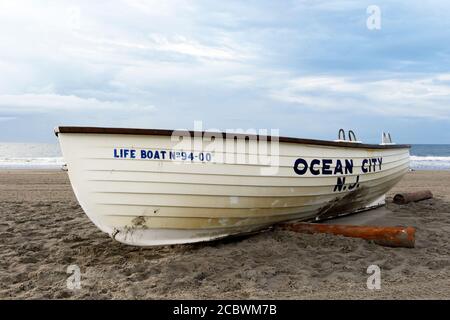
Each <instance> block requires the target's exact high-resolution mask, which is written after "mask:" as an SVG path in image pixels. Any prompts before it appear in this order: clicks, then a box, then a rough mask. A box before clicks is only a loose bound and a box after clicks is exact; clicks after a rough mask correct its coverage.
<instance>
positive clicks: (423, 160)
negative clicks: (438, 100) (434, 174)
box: [410, 156, 450, 170]
mask: <svg viewBox="0 0 450 320" xmlns="http://www.w3.org/2000/svg"><path fill="white" fill-rule="evenodd" d="M410 160H411V168H412V169H415V170H450V157H437V156H411V158H410Z"/></svg>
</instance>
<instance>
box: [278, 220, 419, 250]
mask: <svg viewBox="0 0 450 320" xmlns="http://www.w3.org/2000/svg"><path fill="white" fill-rule="evenodd" d="M279 227H280V228H281V229H284V230H290V231H295V232H301V233H328V234H334V235H342V236H344V237H351V238H361V239H366V240H373V241H374V242H375V243H377V244H380V245H383V246H388V247H405V248H414V243H415V232H416V229H415V228H413V227H383V226H352V225H332V224H317V223H283V224H280V225H279Z"/></svg>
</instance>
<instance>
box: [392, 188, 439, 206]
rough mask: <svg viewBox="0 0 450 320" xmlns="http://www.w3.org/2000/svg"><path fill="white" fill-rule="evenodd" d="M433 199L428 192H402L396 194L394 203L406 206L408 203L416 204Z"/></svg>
mask: <svg viewBox="0 0 450 320" xmlns="http://www.w3.org/2000/svg"><path fill="white" fill-rule="evenodd" d="M431 198H433V194H432V193H431V191H430V190H420V191H415V192H403V193H397V194H396V195H395V196H394V203H396V204H407V203H410V202H416V201H421V200H426V199H431Z"/></svg>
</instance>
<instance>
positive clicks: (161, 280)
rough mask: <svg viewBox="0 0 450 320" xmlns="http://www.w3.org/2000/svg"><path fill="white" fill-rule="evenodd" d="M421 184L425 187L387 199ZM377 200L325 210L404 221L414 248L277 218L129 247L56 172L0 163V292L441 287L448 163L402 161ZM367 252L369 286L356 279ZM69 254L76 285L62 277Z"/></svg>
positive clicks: (47, 294)
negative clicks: (292, 226) (234, 231)
mask: <svg viewBox="0 0 450 320" xmlns="http://www.w3.org/2000/svg"><path fill="white" fill-rule="evenodd" d="M423 188H429V189H431V190H432V191H433V193H434V195H435V197H434V199H431V200H426V201H422V202H419V203H414V204H409V205H404V206H399V205H395V204H393V203H392V201H391V200H390V199H391V198H392V196H393V194H395V192H397V191H401V190H402V191H405V190H407V191H410V190H418V189H423ZM388 200H389V202H388V204H387V206H386V210H379V211H377V212H373V213H365V214H363V215H360V216H351V217H346V218H343V219H340V222H339V221H337V220H336V222H339V223H359V224H384V225H404V226H407V225H409V226H415V227H416V228H417V233H416V248H413V249H407V248H387V247H382V246H379V245H377V244H374V243H371V242H368V241H365V240H359V239H349V238H343V237H336V236H331V235H307V234H297V233H294V232H289V231H281V230H276V231H269V232H265V233H260V234H256V235H252V236H246V237H241V238H238V239H236V238H235V239H229V240H223V241H216V242H211V243H202V244H196V245H178V246H167V247H157V248H136V247H130V246H125V245H122V244H120V243H118V242H115V241H114V240H112V239H111V238H109V237H108V235H106V234H104V233H102V232H101V231H99V230H98V229H97V228H96V227H95V226H94V225H93V224H92V223H91V222H90V221H89V219H88V218H87V216H86V215H85V214H84V213H83V211H82V209H81V208H80V206H79V205H78V202H77V200H76V199H75V196H74V194H73V192H72V189H71V186H70V184H69V180H68V177H67V174H66V173H65V172H62V171H31V170H29V171H26V170H23V171H21V170H16V171H13V170H12V171H1V172H0V201H1V206H0V255H1V259H0V299H17V298H20V299H43V298H49V299H161V298H165V299H176V298H187V299H214V298H216V299H222V298H225V299H228V298H230V299H256V298H263V299H266V298H267V299H450V280H449V279H450V244H449V241H450V172H449V171H447V172H444V171H442V172H437V171H416V172H411V173H408V174H407V176H406V177H405V178H404V179H403V180H402V181H401V183H400V184H399V185H397V187H396V188H395V189H394V190H392V192H391V193H390V194H389V199H388ZM338 220H339V219H338ZM373 264H375V265H378V266H379V267H380V268H381V289H380V290H368V289H367V287H366V281H367V277H368V276H369V275H368V274H367V273H366V270H367V267H368V266H369V265H373ZM69 265H77V266H79V268H80V270H81V289H76V290H69V289H68V288H67V286H66V281H67V278H68V277H69V274H67V273H66V271H67V267H68V266H69Z"/></svg>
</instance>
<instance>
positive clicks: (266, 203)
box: [58, 128, 409, 246]
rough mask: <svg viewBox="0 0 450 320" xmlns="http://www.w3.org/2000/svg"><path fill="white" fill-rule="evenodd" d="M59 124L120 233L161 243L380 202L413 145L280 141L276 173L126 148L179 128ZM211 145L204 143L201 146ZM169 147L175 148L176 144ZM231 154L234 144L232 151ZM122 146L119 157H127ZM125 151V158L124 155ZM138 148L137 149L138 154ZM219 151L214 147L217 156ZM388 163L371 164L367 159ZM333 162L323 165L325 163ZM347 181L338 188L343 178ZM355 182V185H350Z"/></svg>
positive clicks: (98, 210)
mask: <svg viewBox="0 0 450 320" xmlns="http://www.w3.org/2000/svg"><path fill="white" fill-rule="evenodd" d="M61 129H62V128H60V131H59V132H58V137H59V141H60V144H61V149H62V153H63V156H64V159H65V161H66V163H67V167H68V174H69V177H70V181H71V184H72V187H73V190H74V192H75V195H76V197H77V199H78V201H79V203H80V205H81V206H82V208H83V210H84V211H85V212H86V214H87V215H88V217H89V218H90V219H91V220H92V221H93V223H94V224H95V225H96V226H97V227H98V228H99V229H101V230H102V231H104V232H106V233H108V234H109V235H110V236H111V237H113V238H114V239H116V240H118V241H120V242H122V243H126V244H131V245H138V246H152V245H167V244H179V243H192V242H199V241H209V240H213V239H218V238H223V237H226V236H230V235H236V234H242V233H248V232H254V231H258V230H262V229H264V228H267V227H269V226H271V225H273V224H276V223H279V222H285V221H291V220H309V219H323V218H327V217H333V216H337V215H341V214H348V213H352V212H356V211H359V210H362V209H364V208H366V207H368V206H371V205H373V206H375V205H379V204H381V203H383V202H382V200H383V197H384V195H385V193H386V192H387V191H388V190H389V189H391V188H392V187H393V186H394V185H395V184H396V183H397V182H398V181H399V180H400V179H401V178H402V177H403V175H404V174H405V173H406V172H407V170H408V168H409V149H408V148H407V147H405V148H380V149H371V148H361V147H359V148H353V147H351V146H347V145H346V146H342V147H341V146H327V145H314V144H302V143H290V142H283V141H281V142H280V143H279V150H278V151H279V165H278V166H277V170H276V173H275V174H274V173H272V172H268V173H264V170H261V169H262V168H264V167H267V165H264V164H258V163H256V164H255V163H252V164H249V163H231V162H227V161H225V163H215V162H214V161H210V162H207V161H173V160H169V159H143V158H141V157H139V156H137V157H136V158H129V157H127V155H124V156H123V155H120V154H119V151H120V150H135V151H136V153H137V154H141V152H143V150H144V151H145V150H175V149H176V142H173V141H171V137H170V136H164V135H151V134H145V135H144V134H120V133H115V134H110V133H76V132H75V133H73V132H64V130H61ZM202 151H203V150H194V152H196V154H199V153H200V152H202ZM167 152H169V151H167ZM225 153H226V152H224V155H225ZM118 154H119V157H117V155H118ZM122 156H123V157H122ZM128 156H129V155H128ZM217 156H219V153H212V158H213V159H212V160H214V158H215V157H217ZM299 157H301V158H302V159H304V160H305V161H307V162H309V161H312V160H313V159H331V160H333V163H332V164H331V165H330V170H331V171H333V170H335V169H336V160H337V159H342V162H344V159H351V160H352V161H353V162H354V167H353V172H351V173H350V172H344V173H343V174H340V173H339V172H338V173H337V174H331V175H330V174H326V175H324V174H318V175H314V174H313V173H312V172H310V171H307V172H305V173H304V174H302V175H299V174H298V173H296V172H295V170H294V169H293V168H294V165H295V161H296V160H297V159H298V158H299ZM379 158H382V164H375V165H373V167H371V168H373V171H372V172H363V171H364V170H368V169H367V168H368V166H366V167H362V165H361V164H362V163H363V161H364V159H379ZM323 167H324V164H323V163H322V164H320V165H319V164H316V166H315V169H316V170H319V171H321V172H328V171H323ZM343 177H345V179H346V181H345V184H344V185H340V186H339V188H337V189H336V184H337V181H338V178H341V179H342V178H343ZM351 186H352V187H354V189H353V190H349V189H350V188H351Z"/></svg>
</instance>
